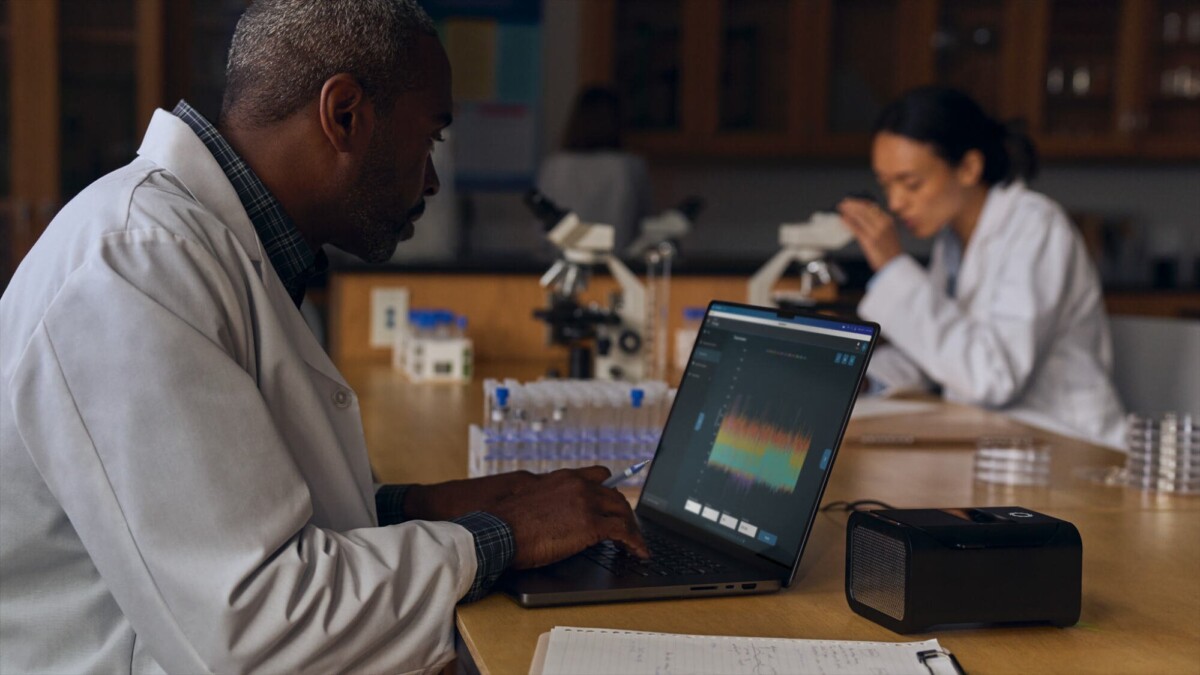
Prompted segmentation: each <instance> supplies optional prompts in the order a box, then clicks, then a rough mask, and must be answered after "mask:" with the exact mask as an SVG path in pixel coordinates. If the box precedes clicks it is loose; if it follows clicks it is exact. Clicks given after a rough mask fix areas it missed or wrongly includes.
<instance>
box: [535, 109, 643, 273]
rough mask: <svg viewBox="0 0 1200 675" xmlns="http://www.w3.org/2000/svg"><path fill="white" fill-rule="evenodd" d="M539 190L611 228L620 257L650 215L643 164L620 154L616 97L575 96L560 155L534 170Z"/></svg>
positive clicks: (556, 201)
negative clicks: (644, 219)
mask: <svg viewBox="0 0 1200 675" xmlns="http://www.w3.org/2000/svg"><path fill="white" fill-rule="evenodd" d="M537 187H538V190H540V191H541V192H542V194H544V195H546V196H547V197H549V198H550V200H551V201H553V202H554V203H555V204H557V205H558V206H560V207H562V208H564V209H569V210H571V211H574V212H575V213H576V214H577V215H578V216H579V217H580V219H582V220H583V221H585V222H589V223H604V224H607V225H612V226H613V229H614V233H615V236H616V246H615V248H614V250H615V251H616V252H618V253H620V252H622V251H624V250H625V247H626V246H627V245H628V244H629V243H630V242H631V241H632V240H633V239H634V237H635V236H636V235H637V233H638V229H639V226H640V223H641V220H642V218H643V217H645V216H647V215H649V214H650V209H651V203H650V201H651V198H650V178H649V176H648V175H647V172H646V162H645V161H644V160H643V159H642V158H641V157H638V156H637V155H633V154H630V153H628V152H625V151H624V150H622V143H621V107H620V101H619V100H618V98H617V95H616V93H615V92H614V91H613V90H611V89H608V88H605V87H590V88H588V89H585V90H584V91H583V92H581V93H580V94H579V96H578V97H577V98H576V100H575V107H574V108H573V110H572V112H571V118H570V120H569V121H568V123H567V130H566V133H565V134H564V138H563V147H562V151H561V152H557V153H554V154H552V155H550V156H549V157H547V158H546V159H545V160H544V161H543V162H542V165H541V167H540V168H539V170H538V176H537Z"/></svg>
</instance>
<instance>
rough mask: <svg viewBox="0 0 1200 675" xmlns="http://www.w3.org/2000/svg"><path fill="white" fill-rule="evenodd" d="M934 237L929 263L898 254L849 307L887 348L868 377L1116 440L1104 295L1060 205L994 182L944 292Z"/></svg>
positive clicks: (1119, 442) (1119, 437) (1120, 418)
mask: <svg viewBox="0 0 1200 675" xmlns="http://www.w3.org/2000/svg"><path fill="white" fill-rule="evenodd" d="M944 255H945V251H944V246H943V242H942V241H941V240H939V241H938V242H936V243H935V244H934V248H933V255H932V258H931V260H930V265H929V269H928V270H926V269H924V268H922V267H921V266H920V265H919V264H918V263H917V262H916V261H915V260H913V259H912V258H911V257H909V256H907V255H906V256H901V257H900V258H898V259H896V260H894V261H893V262H892V263H889V264H888V266H886V267H885V268H884V269H883V271H882V273H881V274H880V275H879V276H878V277H876V280H875V281H874V282H873V283H872V285H871V288H870V289H869V290H868V291H867V294H866V296H865V297H864V298H863V300H862V303H861V304H860V305H859V307H858V310H859V314H860V315H862V316H863V317H864V318H867V319H870V320H872V321H875V322H877V323H879V325H880V326H882V328H883V335H884V336H885V337H886V338H887V339H888V340H890V341H891V346H889V347H884V348H881V349H879V350H878V351H877V352H876V354H875V356H874V357H873V358H872V361H871V365H870V369H869V370H868V374H869V375H870V376H871V378H872V379H874V380H876V381H878V382H880V383H882V384H883V385H885V387H886V388H887V389H892V390H897V389H908V388H927V387H928V386H930V385H931V384H932V383H934V382H936V383H939V384H941V385H942V387H943V393H944V396H945V397H946V398H947V399H949V400H952V401H959V402H965V403H971V404H974V405H980V406H984V407H987V408H993V409H997V410H1002V411H1004V412H1006V413H1008V414H1010V415H1012V416H1013V417H1015V418H1017V419H1019V420H1021V421H1023V422H1026V423H1029V424H1032V425H1034V426H1038V427H1042V428H1045V429H1049V430H1052V431H1055V432H1059V433H1063V434H1067V435H1071V436H1075V437H1081V438H1086V439H1088V440H1091V441H1094V442H1099V443H1103V444H1106V445H1110V446H1113V447H1118V448H1120V447H1123V445H1124V442H1123V429H1124V412H1123V410H1122V407H1121V403H1120V399H1119V398H1118V397H1117V393H1116V389H1115V388H1114V386H1113V384H1112V381H1111V377H1110V373H1111V371H1112V341H1111V338H1110V337H1109V330H1108V319H1107V316H1106V314H1105V311H1104V297H1103V295H1102V293H1101V290H1100V283H1099V279H1098V277H1097V274H1096V271H1095V268H1094V266H1093V265H1092V263H1091V260H1090V259H1089V258H1088V255H1087V251H1086V250H1085V249H1084V246H1083V242H1082V240H1081V238H1080V237H1079V235H1078V234H1077V233H1076V231H1075V228H1074V227H1073V226H1072V225H1071V223H1070V221H1069V220H1068V219H1067V216H1066V214H1064V213H1063V210H1062V208H1061V207H1059V206H1058V205H1057V204H1055V203H1054V202H1053V201H1051V200H1050V199H1048V198H1047V197H1045V196H1044V195H1041V194H1038V193H1036V192H1032V191H1030V190H1028V189H1026V188H1025V187H1024V185H1022V184H1020V183H1014V184H1012V185H1010V186H1008V187H1000V186H996V187H993V188H991V190H990V192H989V193H988V197H987V202H986V204H985V205H984V208H983V212H982V214H981V215H980V218H979V224H978V226H977V227H976V229H975V232H974V234H972V236H971V241H970V243H969V244H968V245H967V247H966V250H965V251H964V252H963V259H962V264H961V266H960V268H959V272H958V278H957V292H956V294H955V297H950V296H949V295H948V294H947V292H946V264H945V260H944Z"/></svg>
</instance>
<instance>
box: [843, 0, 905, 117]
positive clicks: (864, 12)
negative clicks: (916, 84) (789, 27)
mask: <svg viewBox="0 0 1200 675" xmlns="http://www.w3.org/2000/svg"><path fill="white" fill-rule="evenodd" d="M831 9H832V17H831V19H832V22H831V35H830V39H831V40H832V44H831V45H830V46H831V49H832V52H831V54H832V64H831V69H830V73H829V82H828V91H827V102H828V104H827V105H828V107H827V114H828V119H827V123H826V124H827V127H826V128H827V129H828V131H830V132H833V133H835V134H844V133H853V134H865V133H867V132H869V131H870V130H871V127H872V126H873V125H874V124H875V119H876V118H877V117H878V116H879V113H880V112H882V111H883V107H884V106H886V105H887V104H888V103H889V102H890V101H891V100H892V99H894V98H895V97H896V96H898V95H899V94H900V93H901V92H902V91H903V89H904V88H905V84H906V83H902V82H901V81H900V77H898V69H897V67H896V56H897V55H898V52H899V46H900V42H899V35H898V30H897V25H898V24H899V21H900V18H901V14H900V3H899V2H898V1H897V0H836V1H835V2H833V3H832V8H831Z"/></svg>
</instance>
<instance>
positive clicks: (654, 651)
mask: <svg viewBox="0 0 1200 675" xmlns="http://www.w3.org/2000/svg"><path fill="white" fill-rule="evenodd" d="M543 637H544V636H543ZM921 654H923V655H924V657H925V659H924V661H923V660H922V658H921V656H919V655H921ZM539 655H540V645H539ZM942 656H948V654H947V653H946V652H945V651H944V650H943V649H942V648H941V645H939V644H938V641H937V640H926V641H924V642H901V643H894V642H842V641H835V640H785V639H778V638H739V637H723V636H713V635H673V634H670V633H642V632H637V631H620V630H609V629H602V628H569V627H562V626H560V627H556V628H555V629H554V630H552V631H551V632H550V634H549V640H548V643H547V646H546V651H545V660H544V665H543V664H541V663H539V662H538V660H537V659H536V658H535V661H534V664H533V669H532V670H531V672H535V673H537V672H540V673H544V674H546V675H550V674H553V675H573V674H577V675H602V674H604V673H621V674H622V675H670V674H671V673H679V674H683V673H686V674H688V675H703V674H705V673H712V674H713V675H718V674H719V675H784V674H785V673H814V674H816V675H839V674H842V673H845V674H846V675H885V674H886V675H890V674H892V673H915V674H920V675H929V673H930V672H934V673H941V672H945V673H953V672H955V668H954V666H953V665H952V663H951V661H950V660H949V658H941V657H942ZM539 666H541V668H540V669H539Z"/></svg>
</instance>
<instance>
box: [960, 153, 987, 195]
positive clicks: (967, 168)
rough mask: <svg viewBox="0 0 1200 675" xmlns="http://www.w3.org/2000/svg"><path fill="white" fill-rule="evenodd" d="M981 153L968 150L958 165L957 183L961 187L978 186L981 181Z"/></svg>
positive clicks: (982, 160)
mask: <svg viewBox="0 0 1200 675" xmlns="http://www.w3.org/2000/svg"><path fill="white" fill-rule="evenodd" d="M983 162H984V159H983V153H982V152H980V151H978V150H968V151H967V154H965V155H963V158H962V161H961V162H959V163H958V169H957V171H956V172H955V173H957V174H958V182H959V184H960V185H962V186H963V187H971V186H973V185H978V184H979V181H980V180H982V179H983Z"/></svg>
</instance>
